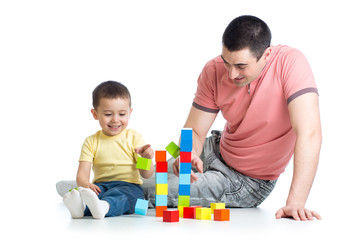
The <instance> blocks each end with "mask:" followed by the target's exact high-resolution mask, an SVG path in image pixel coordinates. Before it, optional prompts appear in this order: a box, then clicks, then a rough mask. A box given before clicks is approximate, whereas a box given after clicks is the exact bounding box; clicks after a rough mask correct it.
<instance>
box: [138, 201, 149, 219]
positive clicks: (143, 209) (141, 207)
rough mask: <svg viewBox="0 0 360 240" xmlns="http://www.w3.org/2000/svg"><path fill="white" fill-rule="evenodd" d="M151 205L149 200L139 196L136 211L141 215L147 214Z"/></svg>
mask: <svg viewBox="0 0 360 240" xmlns="http://www.w3.org/2000/svg"><path fill="white" fill-rule="evenodd" d="M148 207H149V201H147V200H144V199H141V198H138V199H137V201H136V204H135V213H136V214H140V215H144V216H145V215H146V213H147V210H148Z"/></svg>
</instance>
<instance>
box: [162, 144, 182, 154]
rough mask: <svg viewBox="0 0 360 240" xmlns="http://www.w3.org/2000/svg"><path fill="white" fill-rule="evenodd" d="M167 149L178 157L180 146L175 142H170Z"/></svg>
mask: <svg viewBox="0 0 360 240" xmlns="http://www.w3.org/2000/svg"><path fill="white" fill-rule="evenodd" d="M165 149H166V151H167V152H168V153H170V155H171V156H173V158H177V157H178V156H179V155H180V148H179V146H178V145H176V144H175V143H174V142H171V143H169V145H167V147H166V148H165Z"/></svg>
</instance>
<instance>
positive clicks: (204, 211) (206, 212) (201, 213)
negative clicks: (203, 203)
mask: <svg viewBox="0 0 360 240" xmlns="http://www.w3.org/2000/svg"><path fill="white" fill-rule="evenodd" d="M196 219H199V220H211V208H196Z"/></svg>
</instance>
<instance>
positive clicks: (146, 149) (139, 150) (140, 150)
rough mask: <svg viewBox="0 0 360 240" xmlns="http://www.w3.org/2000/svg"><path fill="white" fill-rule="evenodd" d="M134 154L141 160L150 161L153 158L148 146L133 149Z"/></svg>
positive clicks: (151, 150)
mask: <svg viewBox="0 0 360 240" xmlns="http://www.w3.org/2000/svg"><path fill="white" fill-rule="evenodd" d="M135 152H136V153H137V154H139V155H140V156H141V157H143V158H148V159H152V158H153V157H154V150H153V149H152V148H151V145H150V144H146V145H144V146H142V147H137V148H135Z"/></svg>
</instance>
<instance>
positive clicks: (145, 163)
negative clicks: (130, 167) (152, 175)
mask: <svg viewBox="0 0 360 240" xmlns="http://www.w3.org/2000/svg"><path fill="white" fill-rule="evenodd" d="M150 167H151V159H148V158H143V157H138V159H137V162H136V168H139V169H144V170H150Z"/></svg>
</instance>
